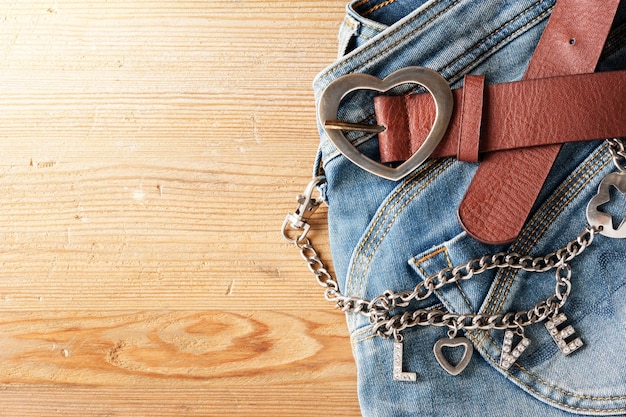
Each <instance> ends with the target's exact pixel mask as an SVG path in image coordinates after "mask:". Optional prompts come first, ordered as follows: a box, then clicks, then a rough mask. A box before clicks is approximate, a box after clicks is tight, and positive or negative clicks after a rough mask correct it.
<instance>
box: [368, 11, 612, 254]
mask: <svg viewBox="0 0 626 417" xmlns="http://www.w3.org/2000/svg"><path fill="white" fill-rule="evenodd" d="M618 5H619V0H558V1H557V3H556V5H555V8H554V10H553V12H552V16H551V17H550V20H549V21H548V24H547V26H546V28H545V29H544V33H543V35H542V37H541V39H540V41H539V44H538V45H537V48H536V50H535V53H534V54H533V56H532V59H531V62H530V64H529V66H528V69H527V71H526V74H525V76H524V80H526V81H530V80H534V79H543V78H546V77H556V76H562V75H571V74H585V73H592V72H593V71H594V69H595V67H596V65H597V62H598V59H599V57H600V54H601V52H602V48H603V46H604V43H605V41H606V38H607V36H608V33H609V30H610V27H611V24H612V22H613V19H614V17H615V13H616V11H617V7H618ZM598 75H599V74H596V75H594V76H593V77H594V78H595V77H597V76H598ZM621 77H622V78H623V74H622V75H621ZM469 80H470V87H469V88H470V89H471V90H472V91H476V90H480V87H478V86H477V85H478V84H479V82H478V80H477V79H473V78H470V79H469ZM538 81H539V80H538ZM509 84H513V83H509ZM489 90H490V88H488V90H487V91H488V92H489ZM581 94H582V95H585V94H594V95H595V92H593V91H589V90H584V91H580V92H578V94H577V95H581ZM538 96H539V95H538V94H530V95H529V96H527V97H530V98H531V99H532V98H534V97H538ZM468 97H472V98H471V99H470V100H473V101H475V100H476V98H475V94H470V95H469V96H468ZM595 97H596V98H595V101H594V102H593V104H592V106H591V107H588V106H587V107H586V108H587V112H584V113H585V117H584V118H582V119H569V120H570V123H573V126H569V128H568V131H571V130H576V128H578V127H580V126H579V125H581V124H582V125H587V124H597V123H596V119H602V118H607V119H611V118H612V117H613V118H614V117H617V118H619V117H623V114H624V113H623V111H622V112H620V111H618V110H617V109H616V108H610V109H604V110H599V106H600V105H601V104H602V101H604V100H605V97H604V96H595ZM623 97H624V94H623V90H622V95H621V98H622V101H624V100H623ZM461 98H462V97H461ZM563 98H566V97H563ZM618 98H619V96H618ZM489 99H490V97H489V95H487V96H486V99H485V102H488V101H489ZM380 100H383V99H382V98H381V99H379V101H380ZM524 100H527V101H525V102H522V101H520V104H523V106H521V107H524V108H525V109H529V108H533V107H534V106H535V103H533V102H532V101H528V100H529V98H524ZM459 101H461V104H462V105H463V103H462V100H460V99H459ZM515 101H518V100H517V99H516V98H514V97H509V98H508V102H507V101H505V102H502V103H503V104H502V105H504V106H507V107H505V113H506V108H508V106H510V105H513V104H514V102H515ZM618 101H619V100H618ZM407 103H408V101H407ZM563 104H565V107H566V108H565V110H563V111H564V113H563V114H562V115H559V117H558V118H557V119H561V118H569V116H568V113H569V112H571V111H572V110H571V109H570V108H569V106H570V103H563ZM473 106H474V103H473V102H472V104H470V102H469V101H468V102H466V103H465V105H463V107H464V108H463V109H462V110H461V114H460V115H459V120H460V121H459V122H458V123H459V126H460V127H461V128H460V130H459V131H458V132H459V134H458V135H457V136H456V137H457V138H458V137H461V138H462V141H461V148H460V149H459V145H458V144H459V141H458V139H457V140H456V142H455V145H456V149H457V150H456V153H457V154H461V155H462V156H464V157H466V158H468V159H469V160H474V154H475V150H473V151H471V152H470V151H469V150H468V149H476V146H475V145H472V140H474V141H475V140H476V136H475V132H476V131H477V130H479V131H481V130H483V129H485V130H488V129H489V127H485V126H482V128H481V124H484V123H485V119H484V118H479V119H478V121H477V119H476V114H477V113H479V112H478V111H476V109H475V108H473ZM590 108H591V109H592V115H591V117H588V115H589V109H590ZM621 108H622V109H623V107H621ZM423 109H424V107H421V108H420V111H419V112H421V113H424V110H423ZM518 111H520V110H516V112H508V114H507V115H508V120H505V121H510V122H512V123H516V124H520V123H521V124H522V125H524V124H526V123H525V122H526V120H524V113H519V112H518ZM522 111H524V112H525V111H526V110H522ZM419 112H418V113H419ZM465 112H468V114H467V115H466V114H465ZM383 113H384V112H383ZM386 113H387V114H389V112H386ZM409 114H411V112H410V108H409ZM472 115H474V116H473V117H472ZM378 116H379V115H378V114H377V120H378V121H379V123H381V121H380V119H378ZM381 116H382V114H381ZM418 117H419V115H418ZM589 119H591V120H589ZM455 120H456V118H455ZM461 121H462V122H461ZM500 122H502V120H501V121H500ZM382 123H383V124H384V122H382ZM408 125H409V126H411V125H412V123H408ZM416 125H417V128H415V129H414V133H418V132H420V129H421V128H423V127H425V126H429V123H428V122H426V123H425V122H424V121H423V120H422V121H421V122H418V123H416ZM387 126H388V127H389V126H392V124H391V123H389V124H387ZM528 127H530V128H532V129H536V130H538V132H539V136H542V137H544V143H543V145H546V144H547V143H550V141H551V140H556V141H557V142H567V141H570V139H569V138H568V137H567V136H566V135H565V134H564V132H563V131H561V130H558V129H560V128H561V127H563V126H559V127H557V128H555V124H554V120H553V119H549V120H548V121H544V122H543V124H540V125H535V126H530V123H528ZM473 132H474V133H473ZM512 134H515V135H516V134H517V133H512ZM459 135H460V136H459ZM621 135H623V133H621V134H608V135H600V136H599V137H598V136H597V134H592V135H591V136H592V137H590V138H587V139H598V138H602V137H610V136H621ZM423 136H424V137H425V136H426V135H425V134H424V135H423ZM379 137H380V134H379ZM405 137H406V136H405ZM557 137H561V138H562V139H561V140H559V139H553V138H557ZM545 138H548V139H545ZM510 140H511V141H518V140H523V138H522V137H520V136H517V137H513V138H510ZM466 142H467V143H466ZM485 146H486V145H485ZM482 148H483V144H482V143H481V144H480V149H482ZM513 148H514V149H511V150H507V151H502V152H491V153H488V154H486V155H485V156H484V158H483V160H482V161H481V164H480V165H479V167H478V170H477V171H476V174H475V176H474V178H473V179H472V182H471V184H470V186H469V188H468V190H467V192H466V194H465V197H464V198H463V201H462V202H461V205H460V207H459V210H458V217H459V221H460V222H461V225H462V226H463V228H464V229H465V230H466V231H467V232H468V234H469V235H470V236H472V237H474V238H475V239H477V240H479V241H481V242H484V243H488V244H503V243H510V242H512V241H513V240H515V238H516V237H517V236H518V235H519V233H520V231H521V229H522V227H523V225H524V223H525V221H526V218H527V217H528V214H529V213H530V210H531V208H532V206H533V204H534V202H535V200H536V199H537V196H538V195H539V192H540V190H541V187H542V186H543V183H544V182H545V179H546V177H547V175H548V173H549V172H550V169H551V167H552V164H553V163H554V160H555V159H556V156H557V154H558V152H559V150H560V145H546V146H533V147H529V148H525V149H523V150H522V149H516V147H513ZM517 148H518V147H517ZM466 155H468V156H466ZM511 167H515V169H510V168H511Z"/></svg>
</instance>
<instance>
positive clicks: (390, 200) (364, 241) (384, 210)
mask: <svg viewBox="0 0 626 417" xmlns="http://www.w3.org/2000/svg"><path fill="white" fill-rule="evenodd" d="M431 169H436V161H430V162H429V163H428V164H427V165H425V166H423V167H420V169H419V170H418V171H417V172H415V173H414V174H412V175H411V176H410V177H409V179H408V180H407V181H405V182H404V183H403V184H402V186H401V187H399V188H398V189H397V190H395V191H394V192H393V194H392V195H391V196H389V197H388V198H387V201H386V202H385V204H384V205H383V206H382V207H381V208H380V209H379V211H378V213H377V214H376V217H375V218H374V219H373V220H372V221H371V226H370V228H369V230H368V232H367V234H366V235H365V237H364V238H363V239H362V240H361V242H360V244H359V247H358V248H357V250H356V251H355V254H354V256H353V257H354V259H355V262H354V263H352V265H351V267H350V273H349V276H348V282H347V284H346V289H349V288H351V285H350V284H351V283H352V281H353V277H354V276H355V274H356V270H357V268H360V267H361V266H362V263H363V259H362V258H361V257H360V256H361V253H362V252H363V251H364V247H365V245H366V244H368V245H369V244H370V243H369V242H370V239H371V237H372V233H373V232H374V231H375V230H376V235H374V237H376V236H377V235H378V232H379V231H380V228H378V227H377V226H378V223H379V221H380V220H381V218H383V219H382V220H383V222H386V221H387V218H388V217H389V214H390V213H389V211H388V210H387V209H388V208H389V207H390V206H392V207H393V206H395V205H397V204H399V203H400V199H397V198H396V197H397V196H398V195H400V194H402V196H404V195H406V193H407V192H409V191H410V189H411V188H412V187H414V186H415V183H413V180H415V179H416V178H417V177H419V176H420V175H422V174H424V173H427V172H428V171H430V170H431ZM407 189H408V190H407ZM383 215H384V217H383ZM357 259H359V263H358V264H356V260H357ZM348 293H350V292H348Z"/></svg>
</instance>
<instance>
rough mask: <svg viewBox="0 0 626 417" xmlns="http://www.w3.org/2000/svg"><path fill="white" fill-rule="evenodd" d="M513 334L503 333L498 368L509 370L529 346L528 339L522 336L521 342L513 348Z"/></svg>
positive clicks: (509, 332)
mask: <svg viewBox="0 0 626 417" xmlns="http://www.w3.org/2000/svg"><path fill="white" fill-rule="evenodd" d="M514 334H515V332H513V331H512V330H507V331H505V332H504V342H503V343H502V354H501V355H500V368H502V369H505V370H507V369H509V368H510V367H511V366H512V365H513V364H514V363H515V361H516V360H517V359H518V358H519V357H520V355H521V354H522V352H524V351H525V350H526V348H527V347H528V346H530V339H529V338H527V337H525V336H523V335H522V340H520V342H519V343H518V344H517V345H516V346H515V348H513V335H514Z"/></svg>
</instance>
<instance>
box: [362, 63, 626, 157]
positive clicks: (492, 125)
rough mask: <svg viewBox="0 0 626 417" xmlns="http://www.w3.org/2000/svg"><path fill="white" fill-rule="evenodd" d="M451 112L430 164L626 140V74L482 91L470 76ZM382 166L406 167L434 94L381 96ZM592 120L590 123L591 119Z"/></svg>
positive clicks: (430, 115) (429, 120) (480, 80)
mask: <svg viewBox="0 0 626 417" xmlns="http://www.w3.org/2000/svg"><path fill="white" fill-rule="evenodd" d="M452 96H453V98H454V111H453V113H452V118H451V120H450V124H449V126H448V130H447V131H446V134H445V136H444V137H443V139H442V140H441V142H440V143H439V145H438V146H437V148H435V150H434V151H433V153H432V154H431V155H430V158H441V157H449V156H456V157H457V159H459V160H460V161H465V162H477V161H478V156H479V153H480V154H485V153H489V152H495V151H504V150H511V149H520V148H529V147H536V146H544V145H553V144H561V143H566V142H578V141H587V140H595V139H604V138H608V137H619V136H626V116H625V115H626V70H624V71H610V72H599V73H594V74H582V75H569V76H562V77H552V78H541V79H536V80H527V81H517V82H511V83H502V84H492V85H489V86H486V87H485V85H484V77H483V76H477V75H468V76H466V77H465V82H464V87H463V88H460V89H457V90H453V91H452ZM374 107H375V111H376V121H377V123H378V124H381V125H384V126H386V130H385V131H384V132H381V133H379V134H378V141H379V148H380V159H381V162H382V163H392V162H400V161H405V160H407V159H408V158H409V157H410V156H411V155H412V154H413V153H414V152H415V151H416V150H417V149H419V147H420V146H421V145H422V142H423V141H424V139H425V138H426V135H427V134H428V132H429V130H430V126H432V124H433V122H434V120H435V106H434V103H433V100H432V97H431V96H430V94H414V95H410V96H377V97H375V98H374ZM590 115H592V116H591V117H590Z"/></svg>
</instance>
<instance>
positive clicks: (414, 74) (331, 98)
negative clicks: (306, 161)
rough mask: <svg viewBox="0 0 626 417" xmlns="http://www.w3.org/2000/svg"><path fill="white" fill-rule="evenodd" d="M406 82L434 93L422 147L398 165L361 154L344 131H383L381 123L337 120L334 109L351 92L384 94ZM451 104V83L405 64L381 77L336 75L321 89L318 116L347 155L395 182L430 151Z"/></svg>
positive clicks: (444, 125)
mask: <svg viewBox="0 0 626 417" xmlns="http://www.w3.org/2000/svg"><path fill="white" fill-rule="evenodd" d="M409 83H411V84H419V85H421V86H422V87H424V88H425V89H426V90H428V92H429V93H430V94H431V95H432V96H433V99H434V101H435V109H436V116H435V123H434V124H433V126H432V128H431V130H430V132H429V133H428V136H427V137H426V140H424V143H423V144H422V146H421V147H420V148H419V149H418V150H417V151H416V152H415V153H414V154H413V155H412V156H411V157H410V158H409V159H407V160H406V161H404V162H403V163H402V164H400V165H399V166H397V167H390V166H387V165H384V164H381V163H379V162H376V161H374V160H372V159H370V158H368V157H367V156H365V155H364V154H362V153H361V152H360V151H359V150H358V149H357V148H356V147H355V146H354V145H353V144H352V142H350V140H348V139H347V138H346V137H345V135H344V131H346V130H360V131H363V132H372V133H379V132H381V131H382V130H384V126H378V125H368V124H357V123H345V122H338V121H337V112H338V110H339V105H340V103H341V100H343V99H344V98H345V97H346V96H347V95H348V94H349V93H351V92H353V91H356V90H373V91H377V92H380V93H384V92H386V91H389V90H391V89H392V88H394V87H397V86H399V85H402V84H409ZM453 106H454V100H453V98H452V91H451V90H450V86H449V85H448V82H447V81H446V80H445V78H443V77H442V76H441V75H439V73H437V72H435V71H433V70H431V69H428V68H424V67H406V68H402V69H400V70H398V71H395V72H393V73H391V74H390V75H389V76H387V77H386V78H384V79H382V80H381V79H379V78H376V77H373V76H371V75H368V74H348V75H344V76H343V77H339V78H337V79H336V80H334V81H333V82H331V83H330V84H329V85H328V86H327V87H326V89H325V90H324V91H323V92H322V96H321V97H320V102H319V105H318V112H317V117H318V120H319V122H320V124H322V126H324V130H325V132H326V134H327V135H328V138H329V139H330V141H331V142H332V143H333V144H334V145H335V147H336V148H337V149H338V150H339V152H341V153H342V154H343V155H344V156H345V157H346V158H348V159H349V160H350V161H352V162H353V163H354V164H356V165H357V166H359V167H361V168H362V169H364V170H366V171H368V172H371V173H372V174H375V175H378V176H379V177H382V178H386V179H389V180H392V181H397V180H400V179H402V178H404V177H406V176H407V175H408V174H410V173H411V172H413V170H415V168H417V167H418V166H420V165H421V164H422V163H423V162H424V161H425V160H426V159H427V158H428V157H429V156H430V155H431V154H432V153H433V151H434V150H435V148H436V147H437V145H438V144H439V142H441V139H442V138H443V136H444V134H445V133H446V130H447V129H448V123H450V117H451V116H452V108H453Z"/></svg>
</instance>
